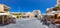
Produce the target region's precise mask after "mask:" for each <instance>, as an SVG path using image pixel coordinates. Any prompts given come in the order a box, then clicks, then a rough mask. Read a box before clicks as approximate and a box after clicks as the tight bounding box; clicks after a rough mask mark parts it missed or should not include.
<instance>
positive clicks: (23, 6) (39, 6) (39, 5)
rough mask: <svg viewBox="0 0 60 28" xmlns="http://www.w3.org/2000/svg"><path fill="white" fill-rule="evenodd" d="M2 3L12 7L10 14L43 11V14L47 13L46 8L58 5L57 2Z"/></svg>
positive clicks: (10, 0)
mask: <svg viewBox="0 0 60 28" xmlns="http://www.w3.org/2000/svg"><path fill="white" fill-rule="evenodd" d="M0 3H1V4H6V5H7V6H9V7H11V9H10V12H28V11H29V12H31V11H33V10H41V13H42V14H43V13H45V12H46V8H50V7H54V6H55V5H56V0H0ZM19 9H20V10H19Z"/></svg>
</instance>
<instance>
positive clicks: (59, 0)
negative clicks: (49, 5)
mask: <svg viewBox="0 0 60 28" xmlns="http://www.w3.org/2000/svg"><path fill="white" fill-rule="evenodd" d="M57 6H58V7H59V8H60V0H57Z"/></svg>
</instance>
